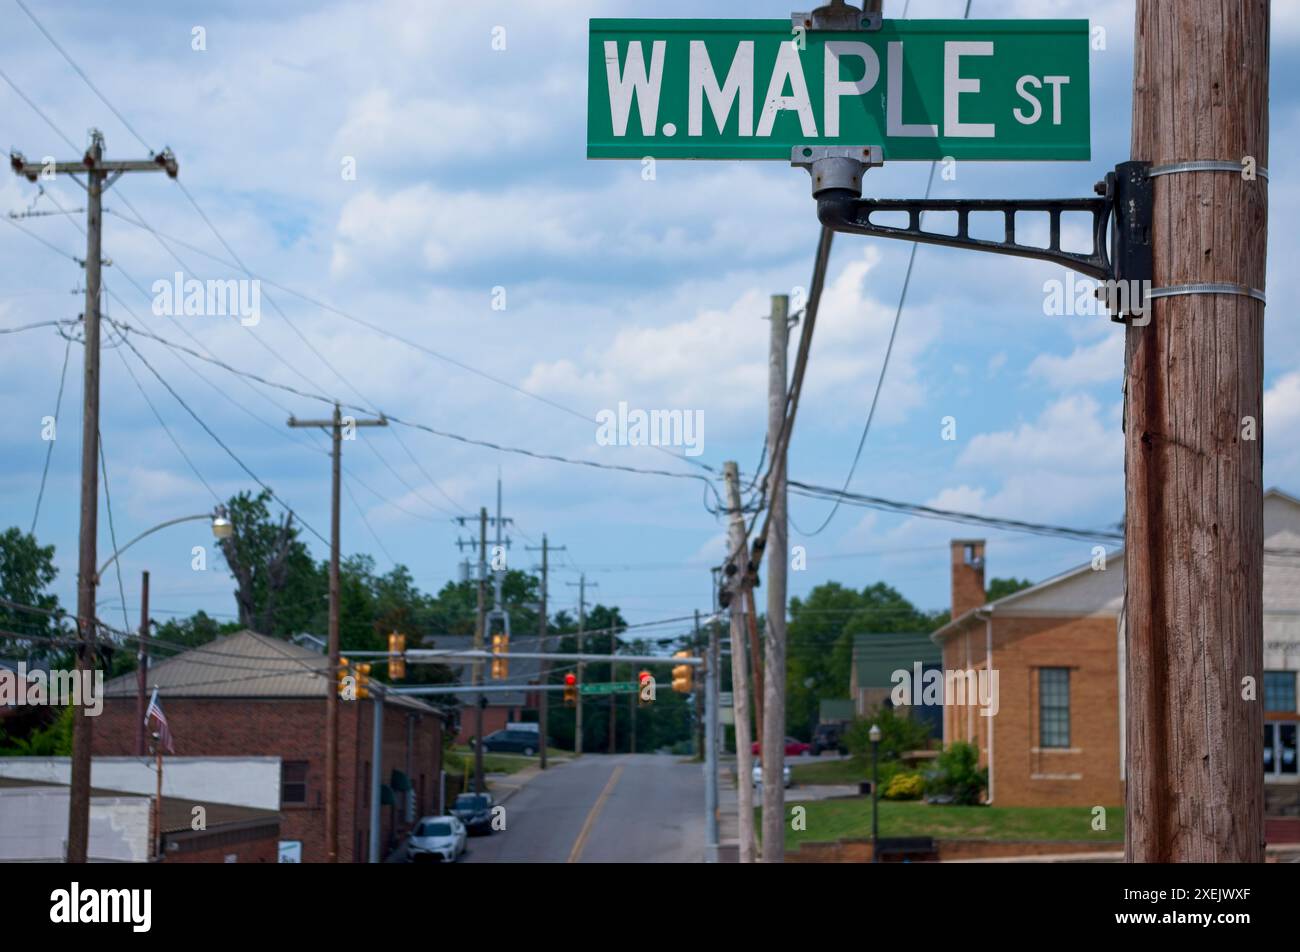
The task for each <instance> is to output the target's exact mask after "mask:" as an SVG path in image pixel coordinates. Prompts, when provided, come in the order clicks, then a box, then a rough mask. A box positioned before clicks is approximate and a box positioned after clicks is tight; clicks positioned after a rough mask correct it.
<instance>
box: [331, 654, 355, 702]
mask: <svg viewBox="0 0 1300 952" xmlns="http://www.w3.org/2000/svg"><path fill="white" fill-rule="evenodd" d="M334 680H335V683H336V685H337V688H338V692H339V697H340V698H342V699H343V700H345V701H351V700H354V699H355V698H356V696H357V690H356V689H357V679H356V677H355V676H354V675H353V673H352V669H351V668H350V667H349V666H348V659H347V658H339V669H338V670H337V671H335V672H334Z"/></svg>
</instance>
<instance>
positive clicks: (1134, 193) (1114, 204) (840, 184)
mask: <svg viewBox="0 0 1300 952" xmlns="http://www.w3.org/2000/svg"><path fill="white" fill-rule="evenodd" d="M840 148H841V147H834V146H831V147H827V146H816V147H813V146H805V147H800V148H796V149H795V150H794V155H793V156H792V159H791V164H792V165H799V166H802V167H806V168H808V171H809V173H810V174H811V175H812V177H813V184H812V188H813V196H814V197H815V198H816V199H817V217H818V219H819V220H820V221H821V223H822V224H823V225H825V226H826V227H827V228H830V229H831V230H833V231H838V232H843V233H845V234H853V235H871V236H873V237H878V238H901V239H903V240H904V241H919V242H924V243H926V244H933V245H946V246H948V247H952V248H969V249H972V250H974V251H987V252H991V253H993V254H1003V255H1014V256H1016V257H1020V258H1037V259H1038V260H1040V261H1051V262H1054V263H1056V264H1060V265H1064V266H1065V267H1067V268H1071V269H1073V270H1074V271H1077V272H1079V273H1080V274H1084V275H1087V276H1088V277H1090V278H1095V279H1097V280H1098V281H1101V282H1104V286H1103V287H1099V288H1098V289H1097V293H1098V296H1099V297H1100V298H1102V300H1103V301H1105V302H1106V304H1107V307H1108V309H1109V310H1110V312H1111V319H1112V320H1116V321H1124V320H1126V319H1127V318H1129V317H1132V316H1134V315H1144V314H1146V307H1147V301H1146V292H1147V290H1148V289H1149V287H1150V283H1151V277H1152V257H1151V211H1152V199H1151V196H1152V182H1151V178H1150V175H1149V174H1148V172H1149V169H1150V163H1148V162H1121V163H1120V164H1119V165H1117V166H1115V170H1114V171H1113V172H1108V173H1106V178H1105V180H1104V181H1101V182H1098V183H1097V185H1096V188H1095V191H1096V192H1097V195H1098V196H1099V197H1097V198H1057V199H996V198H966V199H943V198H933V199H910V198H884V199H864V198H862V197H861V194H862V170H863V169H864V168H869V167H870V166H871V165H880V164H882V161H881V159H880V156H879V151H878V148H879V147H871V148H874V149H876V150H877V151H876V152H875V153H874V154H872V155H871V156H868V157H867V159H866V160H865V161H864V160H863V158H862V157H861V156H860V155H852V156H851V153H855V152H856V153H862V152H864V151H865V150H863V149H856V150H854V149H848V148H843V151H842V152H837V151H836V150H837V149H840ZM818 150H825V152H819V151H818ZM855 162H856V163H857V164H856V167H855V168H851V167H850V166H851V165H852V164H853V163H855ZM885 212H894V213H897V212H904V213H906V215H907V219H908V220H907V224H906V225H898V226H895V225H884V224H878V223H876V222H873V221H872V216H873V215H875V214H878V213H885ZM925 212H956V213H957V228H956V232H955V233H945V232H939V231H933V230H925V229H923V228H922V227H921V216H922V215H923V214H924V213H925ZM1020 212H1039V213H1046V214H1047V216H1048V242H1047V245H1046V246H1045V247H1044V246H1041V245H1033V244H1026V243H1024V242H1022V241H1021V240H1019V239H1018V238H1017V235H1016V216H1017V214H1018V213H1020ZM1066 212H1082V213H1086V214H1090V215H1091V216H1092V228H1091V231H1092V249H1091V250H1090V251H1089V252H1088V253H1087V254H1084V253H1081V252H1076V251H1066V250H1064V249H1063V248H1062V247H1061V216H1062V215H1063V214H1064V213H1066ZM978 213H993V214H995V215H1001V216H1002V224H1003V237H1002V239H1001V240H994V239H987V238H974V237H972V236H971V233H970V216H971V215H972V214H978Z"/></svg>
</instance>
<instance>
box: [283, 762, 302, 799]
mask: <svg viewBox="0 0 1300 952" xmlns="http://www.w3.org/2000/svg"><path fill="white" fill-rule="evenodd" d="M306 804H307V761H305V760H283V761H281V762H280V805H281V806H306Z"/></svg>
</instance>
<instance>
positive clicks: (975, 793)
mask: <svg viewBox="0 0 1300 952" xmlns="http://www.w3.org/2000/svg"><path fill="white" fill-rule="evenodd" d="M979 756H980V755H979V750H978V749H977V748H976V747H975V745H974V744H968V743H966V742H965V741H957V742H956V743H953V744H950V745H948V747H947V748H945V749H944V751H943V752H942V753H940V754H939V756H938V757H937V758H935V762H934V766H932V767H931V768H930V770H929V771H927V773H926V777H925V795H926V797H927V798H933V797H938V798H942V799H943V801H944V802H949V803H955V804H960V805H962V806H976V805H978V804H979V802H980V795H981V794H982V793H983V792H984V790H985V788H987V787H988V785H989V772H988V769H987V768H985V769H981V768H980V766H979ZM948 798H951V799H948Z"/></svg>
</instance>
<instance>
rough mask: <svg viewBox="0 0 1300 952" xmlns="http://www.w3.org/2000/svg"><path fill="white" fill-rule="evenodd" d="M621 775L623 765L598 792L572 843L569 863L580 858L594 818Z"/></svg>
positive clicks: (593, 823) (616, 768) (619, 766)
mask: <svg viewBox="0 0 1300 952" xmlns="http://www.w3.org/2000/svg"><path fill="white" fill-rule="evenodd" d="M622 774H623V765H622V764H619V765H618V766H617V767H615V768H614V772H613V773H612V774H610V776H609V782H608V783H606V784H605V789H604V790H602V791H600V796H598V797H597V798H596V802H595V803H594V804H592V806H591V812H590V813H588V814H587V821H586V822H585V823H583V824H582V830H581V831H580V832H579V833H578V838H577V839H576V840H574V841H573V849H572V850H570V851H569V862H570V863H576V862H577V861H578V858H579V857H580V856H582V850H583V848H584V847H585V846H586V845H587V834H589V833H590V832H591V828H592V827H593V826H595V825H596V817H598V816H600V811H601V809H603V808H604V806H605V801H606V800H608V799H609V795H610V794H611V793H613V791H614V785H615V784H616V783H618V778H619V777H620V776H622Z"/></svg>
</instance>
